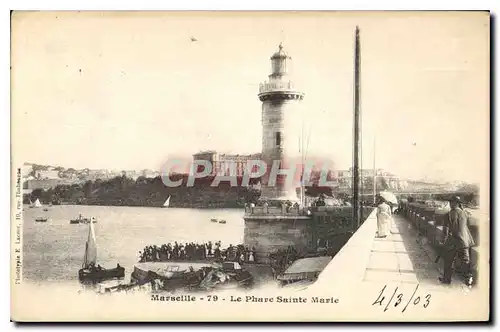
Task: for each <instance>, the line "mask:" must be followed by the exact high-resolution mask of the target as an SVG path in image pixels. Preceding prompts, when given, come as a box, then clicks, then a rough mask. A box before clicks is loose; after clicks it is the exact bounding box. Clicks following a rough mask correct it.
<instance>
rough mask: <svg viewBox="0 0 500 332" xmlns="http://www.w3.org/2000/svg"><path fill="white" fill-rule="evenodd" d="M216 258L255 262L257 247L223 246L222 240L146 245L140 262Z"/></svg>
mask: <svg viewBox="0 0 500 332" xmlns="http://www.w3.org/2000/svg"><path fill="white" fill-rule="evenodd" d="M207 259H214V260H216V261H232V262H239V263H255V262H256V259H255V248H251V249H250V248H249V247H248V246H244V245H242V244H239V245H236V246H233V245H232V244H230V245H229V246H228V247H227V248H222V245H221V241H217V242H215V243H212V241H208V243H201V244H199V243H194V242H189V243H185V244H183V243H177V241H175V242H174V243H173V244H171V243H168V244H163V245H161V246H157V245H151V246H146V247H145V248H144V250H143V251H139V262H141V263H142V262H164V261H174V260H175V261H184V260H186V261H194V260H207Z"/></svg>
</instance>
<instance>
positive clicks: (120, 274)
mask: <svg viewBox="0 0 500 332" xmlns="http://www.w3.org/2000/svg"><path fill="white" fill-rule="evenodd" d="M121 278H125V268H123V267H121V266H118V267H116V268H114V269H104V268H101V269H99V268H98V267H93V268H87V269H80V270H79V271H78V279H79V280H80V281H81V282H90V283H97V282H101V281H104V280H111V279H121Z"/></svg>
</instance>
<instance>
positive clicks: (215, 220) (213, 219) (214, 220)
mask: <svg viewBox="0 0 500 332" xmlns="http://www.w3.org/2000/svg"><path fill="white" fill-rule="evenodd" d="M210 221H211V222H217V221H218V220H217V219H215V218H212V219H210Z"/></svg>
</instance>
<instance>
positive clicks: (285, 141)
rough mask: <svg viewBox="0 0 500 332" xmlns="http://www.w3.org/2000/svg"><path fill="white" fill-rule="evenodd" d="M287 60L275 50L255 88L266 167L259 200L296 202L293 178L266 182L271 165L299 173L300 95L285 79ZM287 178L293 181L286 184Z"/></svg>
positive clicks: (287, 74) (279, 177)
mask: <svg viewBox="0 0 500 332" xmlns="http://www.w3.org/2000/svg"><path fill="white" fill-rule="evenodd" d="M291 60H292V58H291V57H290V56H289V55H288V54H287V53H286V52H285V51H284V50H283V45H282V44H280V45H279V48H278V51H277V52H276V53H274V54H273V55H272V56H271V74H270V75H269V80H268V81H265V82H263V83H261V84H260V85H259V94H258V97H259V99H260V101H262V160H263V161H264V162H265V163H266V164H267V167H268V168H267V172H266V174H265V175H264V177H263V181H262V193H261V198H262V199H266V200H292V201H296V200H298V196H297V193H296V188H297V187H298V186H299V184H298V181H297V180H298V177H297V175H294V174H290V175H287V176H285V175H280V176H278V177H277V180H276V181H275V183H273V182H272V181H270V175H271V177H273V176H272V175H273V174H272V172H271V169H272V166H273V163H277V162H279V166H280V167H279V168H280V169H282V170H284V169H288V170H290V169H295V170H296V173H295V174H299V172H300V171H301V169H300V167H301V166H302V165H300V164H298V163H297V161H298V160H299V159H298V156H299V155H298V154H299V149H298V147H299V144H298V142H299V133H300V121H299V120H298V119H299V118H300V111H299V108H298V106H299V104H300V101H301V100H302V99H303V98H304V94H303V93H302V92H299V91H297V90H296V89H295V88H294V85H293V83H292V81H291V78H290V77H289V69H290V68H289V67H290V64H291ZM294 157H296V158H295V160H294ZM292 166H293V167H292ZM289 176H291V177H293V178H294V181H292V179H288V181H287V177H289ZM274 178H276V177H274Z"/></svg>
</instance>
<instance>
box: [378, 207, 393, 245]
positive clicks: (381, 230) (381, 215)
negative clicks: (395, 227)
mask: <svg viewBox="0 0 500 332" xmlns="http://www.w3.org/2000/svg"><path fill="white" fill-rule="evenodd" d="M391 225H392V212H391V207H390V206H389V204H387V202H386V201H385V200H384V199H383V198H380V204H379V205H378V207H377V237H382V238H385V237H387V235H389V232H390V229H391Z"/></svg>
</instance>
